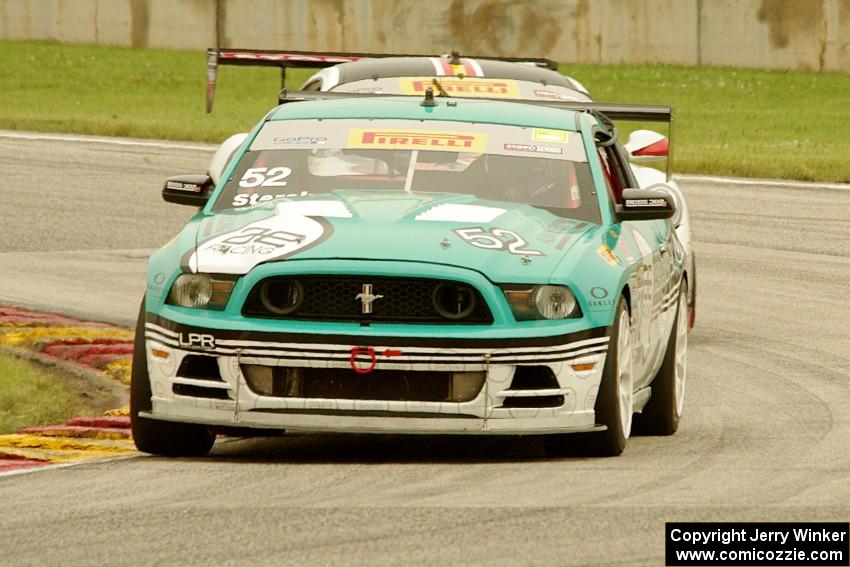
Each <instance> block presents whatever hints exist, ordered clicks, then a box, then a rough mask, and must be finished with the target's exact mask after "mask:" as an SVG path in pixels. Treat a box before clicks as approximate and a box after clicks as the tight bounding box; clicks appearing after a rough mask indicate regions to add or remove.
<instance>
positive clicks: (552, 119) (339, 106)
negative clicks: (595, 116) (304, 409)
mask: <svg viewBox="0 0 850 567" xmlns="http://www.w3.org/2000/svg"><path fill="white" fill-rule="evenodd" d="M422 100H423V99H422V98H421V97H411V96H391V95H388V96H369V97H352V98H337V99H328V100H308V101H292V102H287V103H284V104H282V105H280V106H278V107H276V108H275V109H274V110H273V111H272V112H271V113H270V114H269V116H268V117H267V119H268V120H303V119H329V118H335V119H346V118H352V119H354V118H361V119H362V118H366V119H372V118H377V119H398V120H428V121H430V120H443V121H454V122H483V123H487V124H505V125H509V126H522V127H528V126H530V127H535V128H556V129H559V130H570V131H573V132H575V131H576V130H577V123H578V122H577V121H578V114H580V113H579V112H577V111H574V110H568V109H564V108H555V107H550V106H545V105H540V104H530V103H525V102H522V101H512V102H506V101H501V100H489V99H488V100H483V99H469V98H444V97H437V98H436V99H435V100H436V102H437V105H436V106H427V107H426V106H422V105H421V102H422ZM449 103H451V105H450V104H449Z"/></svg>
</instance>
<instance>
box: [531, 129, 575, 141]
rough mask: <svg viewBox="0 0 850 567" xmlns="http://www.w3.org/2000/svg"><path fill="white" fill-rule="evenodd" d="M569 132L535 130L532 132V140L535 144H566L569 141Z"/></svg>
mask: <svg viewBox="0 0 850 567" xmlns="http://www.w3.org/2000/svg"><path fill="white" fill-rule="evenodd" d="M569 135H570V133H569V132H566V131H564V130H547V129H545V128H534V129H533V130H532V131H531V139H532V140H534V141H535V142H552V143H556V144H566V143H567V141H568V140H569Z"/></svg>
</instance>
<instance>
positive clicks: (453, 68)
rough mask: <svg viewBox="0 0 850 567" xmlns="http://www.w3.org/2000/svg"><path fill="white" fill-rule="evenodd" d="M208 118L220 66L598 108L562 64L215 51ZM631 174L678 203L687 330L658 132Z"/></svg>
mask: <svg viewBox="0 0 850 567" xmlns="http://www.w3.org/2000/svg"><path fill="white" fill-rule="evenodd" d="M208 61H209V66H208V72H209V76H210V78H211V80H210V81H209V82H208V89H209V90H208V99H207V100H208V107H207V108H208V110H210V109H211V104H212V98H211V97H212V93H213V92H214V88H215V70H216V66H217V65H218V64H227V65H232V64H238V65H257V64H261V65H270V66H279V67H280V68H281V71H282V73H283V74H284V76H285V72H286V69H287V67H289V66H292V67H320V68H321V70H319V71H318V72H316V73H315V74H313V75H312V76H311V77H310V78H308V79H307V80H306V81H305V82H304V84H303V86H302V87H301V89H302V90H311V91H322V92H349V93H376V94H405V95H424V94H425V90H426V89H428V88H431V89H433V91H434V93H435V94H438V95H442V96H450V97H475V98H499V99H506V100H511V99H514V100H516V99H523V100H540V101H547V100H548V101H577V102H589V101H591V100H592V99H591V97H590V93H589V92H588V90H587V89H586V88H585V87H584V85H582V84H581V83H580V82H578V81H577V80H576V79H574V78H572V77H568V76H565V75H562V74H561V73H559V72H558V65H557V63H556V62H554V61H551V60H549V59H540V58H537V59H535V58H516V57H513V58H493V57H461V56H460V54H459V53H457V52H456V51H454V52H452V53H451V54H450V55H442V56H433V57H426V56H421V55H416V56H414V55H393V54H385V53H384V54H364V53H319V52H284V51H253V50H247V49H246V50H239V49H236V50H216V49H211V50H210V51H209V58H208ZM246 135H247V134H236V135H234V136H232V137H231V138H229V139H228V140H226V141H225V142H224V144H222V147H221V150H220V152H219V153H220V154H221V155H220V156H217V159H215V160H214V164H213V167H211V169H210V172H211V174H212V175H213V178H214V179H216V180H217V178H218V176H219V175H220V173H221V171H222V170H223V167H224V165H226V161H227V159H228V158H229V157H230V156H231V155H232V153H233V152H234V151H235V150H236V148H238V147H239V146H240V145H241V144H242V142H243V141H244V139H245V136H246ZM624 148H625V149H626V153H627V156H628V158H629V160H630V162H631V163H630V164H629V165H630V167H631V169H632V173H633V174H634V177H635V180H636V181H637V186H638V187H650V186H653V185H657V184H659V183H664V184H666V185H667V187H668V188H669V190H670V191H671V194H672V196H673V198H674V200H675V201H676V214H675V217H674V218H673V225H674V226H675V227H676V232H677V233H678V235H679V240H680V241H681V243H682V246H683V247H684V249H685V255H686V261H685V266H686V274H687V278H688V282H689V287H688V306H689V309H688V311H689V316H688V324H689V325H688V326H689V328H693V326H694V322H695V320H696V255H695V253H694V250H693V245H692V241H693V230H692V226H691V217H690V212H689V210H688V205H687V202H686V201H685V198H684V194H683V193H682V190H681V189H680V188H679V186H678V184H677V183H676V182H675V181H673V180H671V179H670V167H669V165H670V161H669V160H668V168H667V174H666V175H665V174H664V173H663V172H661V171H659V170H657V169H654V168H652V167H646V166H643V165H640V164H642V163H646V162H651V161H656V160H664V159H666V158H667V157H668V156H667V152H668V140H667V139H666V138H665V137H664V136H662V135H661V134H658V133H657V132H653V131H651V130H636V131H634V132H632V133H631V135H630V136H629V139H628V141H627V142H626V143H625V145H624Z"/></svg>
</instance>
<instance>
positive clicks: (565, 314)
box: [502, 285, 581, 321]
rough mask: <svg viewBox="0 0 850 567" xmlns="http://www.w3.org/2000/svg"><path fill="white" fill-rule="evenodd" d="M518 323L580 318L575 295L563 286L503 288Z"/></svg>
mask: <svg viewBox="0 0 850 567" xmlns="http://www.w3.org/2000/svg"><path fill="white" fill-rule="evenodd" d="M502 289H503V290H504V292H505V297H507V299H508V303H509V304H510V306H511V311H512V312H513V314H514V318H516V320H517V321H529V320H533V319H567V318H570V317H580V316H581V310H580V309H579V308H578V303H577V302H576V298H575V295H573V292H572V291H570V288H568V287H566V286H563V285H536V286H522V285H510V286H503V287H502Z"/></svg>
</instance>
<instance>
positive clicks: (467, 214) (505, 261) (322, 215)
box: [186, 191, 599, 283]
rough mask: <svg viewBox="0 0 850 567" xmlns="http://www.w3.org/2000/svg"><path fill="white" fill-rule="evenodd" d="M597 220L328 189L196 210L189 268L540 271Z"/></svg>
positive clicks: (506, 276) (431, 197)
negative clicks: (350, 263) (363, 263)
mask: <svg viewBox="0 0 850 567" xmlns="http://www.w3.org/2000/svg"><path fill="white" fill-rule="evenodd" d="M598 227H599V225H596V224H593V223H588V222H584V221H578V220H573V219H568V218H563V217H560V216H557V215H555V214H553V213H551V212H549V211H547V210H544V209H539V208H536V207H531V206H528V205H523V204H518V203H506V202H501V201H482V200H479V199H477V198H476V197H474V196H472V195H458V194H445V193H439V194H434V193H430V194H408V193H403V192H387V191H336V192H334V193H331V194H329V195H325V196H322V197H318V198H317V197H310V198H300V199H293V200H288V201H277V202H275V203H274V204H270V205H267V206H259V207H254V208H250V209H247V210H232V211H225V212H221V213H216V214H213V215H207V216H202V217H198V218H197V219H196V220H195V221H194V222H193V223H191V225H190V226H187V230H195V231H197V232H196V237H195V241H196V243H197V245H196V246H195V249H194V250H192V251H191V252H190V254H189V255H188V257H187V258H186V263H187V264H188V266H189V268H190V269H191V270H192V271H198V272H207V273H226V274H245V273H247V272H248V271H250V270H251V269H252V268H254V267H255V266H257V265H259V264H266V263H269V262H282V261H294V260H300V259H311V260H313V259H328V260H331V259H353V260H375V261H381V260H392V261H408V262H427V263H432V264H444V265H451V266H459V267H464V268H468V269H473V270H476V271H478V272H481V273H482V274H484V275H485V276H486V277H488V278H489V279H490V280H491V281H494V282H514V283H530V282H541V281H548V279H549V277H550V276H551V274H552V272H553V271H554V270H555V268H556V267H557V266H558V264H559V263H560V262H561V260H563V258H564V256H565V255H566V254H568V253H569V252H570V250H571V249H572V248H573V247H575V246H576V243H577V242H579V241H581V240H582V239H583V238H586V237H587V236H588V234H589V233H590V232H593V229H594V228H598Z"/></svg>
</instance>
